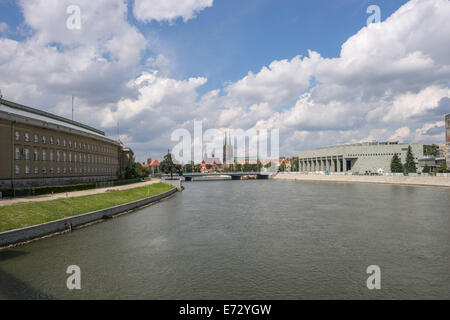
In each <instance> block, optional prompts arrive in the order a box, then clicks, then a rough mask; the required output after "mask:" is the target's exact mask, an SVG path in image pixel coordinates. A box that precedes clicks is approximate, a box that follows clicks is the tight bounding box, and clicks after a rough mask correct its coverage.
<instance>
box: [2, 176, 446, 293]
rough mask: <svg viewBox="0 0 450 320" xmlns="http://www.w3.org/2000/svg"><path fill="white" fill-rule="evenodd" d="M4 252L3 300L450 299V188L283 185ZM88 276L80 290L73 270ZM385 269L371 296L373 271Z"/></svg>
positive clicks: (197, 187)
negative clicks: (70, 285)
mask: <svg viewBox="0 0 450 320" xmlns="http://www.w3.org/2000/svg"><path fill="white" fill-rule="evenodd" d="M184 185H185V190H184V192H182V193H178V194H177V195H175V196H174V197H172V198H170V199H168V200H165V201H162V202H159V203H157V204H154V205H152V206H149V207H147V208H144V209H141V210H139V211H136V212H134V213H132V214H129V215H125V216H121V217H119V218H115V219H111V220H108V221H106V222H104V223H99V224H96V225H93V226H90V227H87V228H83V229H80V230H77V231H74V232H72V233H67V234H64V235H61V236H56V237H52V238H48V239H44V240H41V241H37V242H33V243H31V244H29V245H26V246H21V247H18V248H15V249H9V250H3V251H0V298H3V299H13V298H14V299H29V298H31V299H41V298H42V299H418V298H422V299H431V298H438V299H450V189H448V188H437V187H436V188H435V187H411V186H399V185H375V184H352V183H333V182H309V181H308V182H295V181H272V180H248V181H207V182H206V181H205V182H190V183H189V182H188V183H185V184H184ZM70 265H77V266H79V267H80V269H81V286H82V288H81V290H68V289H67V287H66V279H67V277H68V276H69V275H68V274H66V269H67V267H68V266H70ZM370 265H377V266H379V267H380V270H381V289H380V290H369V289H368V288H367V286H366V280H367V278H368V277H369V274H367V273H366V269H367V267H368V266H370Z"/></svg>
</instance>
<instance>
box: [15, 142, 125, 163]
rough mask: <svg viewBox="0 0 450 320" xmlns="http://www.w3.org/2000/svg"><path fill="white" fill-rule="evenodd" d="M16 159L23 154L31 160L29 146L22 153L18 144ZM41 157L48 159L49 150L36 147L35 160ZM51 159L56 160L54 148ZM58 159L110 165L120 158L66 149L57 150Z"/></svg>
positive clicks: (51, 151) (26, 158)
mask: <svg viewBox="0 0 450 320" xmlns="http://www.w3.org/2000/svg"><path fill="white" fill-rule="evenodd" d="M14 154H15V157H14V158H15V160H21V158H22V157H21V155H22V154H23V156H24V160H31V154H30V149H29V148H23V149H22V153H21V148H20V147H18V146H16V147H15V151H14ZM39 158H41V159H42V161H47V150H46V149H42V150H41V152H39V149H38V148H34V150H33V160H34V161H39ZM49 160H50V161H55V153H54V151H53V150H50V152H49ZM56 161H58V162H60V161H62V162H77V161H78V162H80V163H91V164H108V165H117V164H118V160H117V159H115V158H110V157H105V156H98V155H94V154H86V153H83V154H82V153H78V154H77V153H76V152H74V153H73V154H72V152H66V151H60V150H56Z"/></svg>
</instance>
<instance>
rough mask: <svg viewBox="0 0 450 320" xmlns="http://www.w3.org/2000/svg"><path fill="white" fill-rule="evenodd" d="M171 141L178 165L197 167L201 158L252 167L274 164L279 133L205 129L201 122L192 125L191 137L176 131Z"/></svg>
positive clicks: (179, 130)
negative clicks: (193, 165) (173, 144)
mask: <svg viewBox="0 0 450 320" xmlns="http://www.w3.org/2000/svg"><path fill="white" fill-rule="evenodd" d="M171 140H172V141H174V142H178V144H177V145H176V146H175V147H174V148H173V149H172V152H171V153H172V155H173V156H174V157H175V159H176V160H177V161H179V162H181V163H184V164H187V163H190V162H194V163H201V162H202V161H204V160H205V157H212V158H214V159H218V160H220V161H221V162H222V163H223V164H224V165H227V164H234V163H236V162H237V163H249V164H255V163H257V162H258V161H260V162H261V163H268V162H272V161H278V159H279V156H280V150H279V149H280V148H279V140H280V139H279V129H249V130H243V129H228V130H220V129H207V130H205V131H204V130H203V122H202V121H194V134H193V135H192V134H191V132H190V131H189V130H187V129H182V128H180V129H176V130H175V131H173V132H172V135H171Z"/></svg>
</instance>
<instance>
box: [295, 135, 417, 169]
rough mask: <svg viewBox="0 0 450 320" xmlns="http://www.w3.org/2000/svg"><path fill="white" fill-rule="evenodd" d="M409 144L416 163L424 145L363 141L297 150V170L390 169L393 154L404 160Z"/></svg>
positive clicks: (403, 161)
mask: <svg viewBox="0 0 450 320" xmlns="http://www.w3.org/2000/svg"><path fill="white" fill-rule="evenodd" d="M408 146H411V148H412V153H413V155H414V159H415V161H416V163H418V159H419V158H423V144H399V143H398V142H366V143H357V144H349V145H341V146H334V147H327V148H320V149H315V150H308V151H302V152H300V153H299V170H300V171H309V172H314V171H329V172H352V173H358V174H365V173H369V172H370V173H375V172H379V171H383V172H391V161H392V157H393V156H394V155H395V154H397V155H398V156H399V158H400V159H401V161H402V163H405V162H406V153H407V151H408Z"/></svg>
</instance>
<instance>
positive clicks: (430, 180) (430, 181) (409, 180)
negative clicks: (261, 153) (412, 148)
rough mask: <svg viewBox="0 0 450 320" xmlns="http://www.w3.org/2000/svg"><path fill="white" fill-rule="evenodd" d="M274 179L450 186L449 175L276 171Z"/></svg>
mask: <svg viewBox="0 0 450 320" xmlns="http://www.w3.org/2000/svg"><path fill="white" fill-rule="evenodd" d="M273 179H274V180H295V181H332V182H358V183H381V184H398V185H412V186H434V187H447V188H448V187H450V176H449V177H434V176H360V175H334V174H329V175H327V174H314V173H309V174H307V173H298V172H290V173H281V172H280V173H278V174H277V175H276V176H274V177H273Z"/></svg>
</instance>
